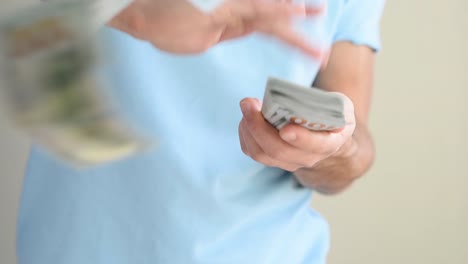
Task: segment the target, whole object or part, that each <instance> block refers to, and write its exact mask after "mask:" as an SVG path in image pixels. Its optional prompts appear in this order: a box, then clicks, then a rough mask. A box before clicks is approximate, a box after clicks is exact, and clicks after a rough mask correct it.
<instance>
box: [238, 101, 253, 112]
mask: <svg viewBox="0 0 468 264" xmlns="http://www.w3.org/2000/svg"><path fill="white" fill-rule="evenodd" d="M240 108H241V111H242V114H244V116H248V115H250V113H251V112H252V106H251V105H250V104H249V103H248V102H246V101H245V100H242V101H241V103H240Z"/></svg>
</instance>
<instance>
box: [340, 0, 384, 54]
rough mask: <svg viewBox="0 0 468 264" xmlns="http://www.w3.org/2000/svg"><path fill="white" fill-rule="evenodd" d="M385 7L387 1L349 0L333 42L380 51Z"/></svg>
mask: <svg viewBox="0 0 468 264" xmlns="http://www.w3.org/2000/svg"><path fill="white" fill-rule="evenodd" d="M384 5H385V0H347V1H346V3H345V5H344V9H343V12H342V14H341V17H340V18H339V20H338V26H337V30H336V33H335V35H334V36H333V42H337V41H350V42H352V43H354V44H356V45H366V46H369V47H370V48H372V49H373V50H374V51H378V50H380V49H381V41H380V19H381V16H382V12H383V8H384Z"/></svg>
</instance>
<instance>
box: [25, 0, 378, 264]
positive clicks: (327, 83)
mask: <svg viewBox="0 0 468 264" xmlns="http://www.w3.org/2000/svg"><path fill="white" fill-rule="evenodd" d="M228 1H229V0H228ZM383 2H384V1H383V0H336V1H328V5H327V9H326V12H324V13H323V14H321V15H319V16H317V17H314V18H308V19H303V20H300V21H293V22H291V25H293V28H294V30H296V31H297V32H300V34H301V36H304V38H305V39H300V38H297V36H293V37H292V38H290V37H289V36H291V34H293V33H292V31H289V30H287V29H285V28H284V27H283V25H282V24H281V23H286V24H288V23H289V19H286V18H289V16H286V18H285V19H278V20H277V22H278V23H279V24H277V25H275V27H278V28H277V29H275V30H278V31H275V32H276V33H278V32H279V36H282V35H281V34H282V33H283V32H287V33H286V36H287V37H286V42H288V43H289V44H292V46H295V47H298V48H299V49H291V48H290V46H286V45H284V44H283V43H279V42H276V41H273V40H272V39H271V38H267V37H265V36H264V35H259V34H256V33H254V34H250V35H248V36H245V37H243V38H239V39H236V40H231V41H228V42H222V43H219V42H220V41H222V40H224V39H233V38H237V37H240V36H244V35H246V34H248V33H251V30H250V29H249V28H247V29H248V30H244V29H246V28H245V25H247V24H245V23H243V22H242V23H241V21H244V20H242V19H241V20H238V19H234V20H229V23H226V24H224V25H225V27H221V30H218V31H216V32H217V34H218V35H217V36H218V37H217V38H216V37H215V38H214V40H213V39H210V38H205V37H202V38H199V40H207V39H209V41H207V42H203V41H202V42H196V41H193V42H190V43H197V44H196V45H195V46H191V45H188V44H190V43H189V42H184V41H183V38H178V36H180V34H181V32H186V33H187V34H188V33H190V32H192V30H195V29H192V28H191V27H189V26H190V25H191V24H190V25H187V24H184V25H182V24H181V27H178V26H176V25H173V27H171V30H167V28H168V27H169V26H164V23H163V22H161V24H158V23H157V21H158V18H161V19H162V20H160V21H166V20H164V19H168V18H174V16H172V15H174V14H179V15H181V14H182V13H177V12H175V13H168V12H169V11H167V10H166V11H165V12H162V13H160V17H159V16H156V15H153V16H151V19H148V20H146V19H141V18H135V17H133V15H132V12H134V11H135V10H139V11H141V10H149V7H148V6H145V5H143V6H138V5H137V4H135V5H130V6H129V7H128V8H127V9H126V10H124V11H123V12H122V13H121V14H120V15H119V16H117V17H116V18H115V19H114V20H113V21H112V22H111V23H110V25H112V26H115V27H117V28H119V29H121V30H124V31H127V32H129V33H131V34H132V35H134V36H135V37H138V38H140V39H143V40H148V41H149V42H151V43H152V44H153V45H154V46H156V48H154V46H153V45H151V44H149V43H148V41H143V40H137V39H135V38H133V37H130V36H129V35H127V34H125V33H122V32H120V31H117V30H114V29H104V30H103V31H102V32H101V33H100V34H101V35H102V37H103V41H104V42H105V44H106V45H108V46H109V49H110V50H111V52H112V54H114V55H115V59H114V60H113V61H114V63H113V65H110V66H109V69H108V72H109V74H110V75H111V76H112V79H113V81H114V85H113V87H114V94H115V97H116V99H117V100H118V102H119V103H120V105H121V106H122V107H123V108H124V109H126V112H127V114H128V116H129V117H131V119H132V120H134V122H135V123H136V124H137V125H138V126H139V127H141V128H142V129H143V130H144V131H145V132H146V133H147V134H149V135H152V136H153V137H154V138H156V139H157V140H158V145H157V147H156V148H154V149H150V150H148V151H147V152H144V153H141V154H138V155H135V156H132V157H129V158H127V159H125V160H121V161H118V162H113V163H111V164H105V165H102V166H98V167H94V168H90V169H86V170H75V169H73V168H71V167H69V166H67V165H66V164H63V163H62V162H60V161H58V160H57V159H55V158H54V157H53V156H51V155H49V154H48V153H47V152H46V151H44V150H42V149H40V148H39V147H37V146H34V147H33V149H32V152H31V156H30V160H29V164H28V168H27V173H26V176H25V179H24V187H23V195H22V200H21V208H20V213H19V222H18V240H17V243H18V258H19V263H27V264H30V263H33V264H36V263H37V264H45V263H47V264H58V263H60V264H62V263H67V264H69V263H70V264H74V263H77V264H78V263H79V264H83V263H99V264H101V263H112V264H120V263H122V264H124V263H125V264H127V263H132V264H133V263H176V264H177V263H182V264H187V263H197V264H198V263H203V264H205V263H216V264H217V263H308V264H322V263H325V261H326V255H327V251H328V243H329V233H328V226H327V224H326V222H325V220H324V219H323V218H322V217H321V216H320V215H319V214H318V213H316V212H315V211H314V210H313V209H311V208H310V199H311V195H312V190H314V191H317V192H320V193H324V194H335V193H338V192H341V191H343V190H344V189H345V188H346V187H348V186H349V185H350V184H351V183H352V182H353V181H354V180H356V179H357V178H358V177H360V176H362V175H363V174H364V173H365V171H366V170H367V169H368V168H369V167H370V164H371V162H372V160H373V157H374V148H373V144H372V139H371V135H370V133H369V131H368V115H369V107H370V101H371V93H372V80H373V68H374V57H375V51H376V50H378V49H379V48H380V43H379V20H380V16H381V11H382V8H383ZM135 3H139V1H137V2H135ZM306 3H308V4H314V2H313V1H306ZM315 4H317V3H315ZM319 4H320V3H319ZM322 4H323V3H322ZM172 11H174V10H172ZM126 12H129V13H126ZM150 13H151V12H150ZM150 13H148V14H150ZM151 14H156V13H151ZM197 16H198V15H197ZM137 17H138V16H137ZM143 17H146V18H148V16H143ZM175 17H177V16H175ZM128 18H131V19H128ZM185 18H187V19H188V20H187V21H192V22H193V25H196V28H203V27H204V26H206V24H204V23H200V24H197V23H198V22H197V21H198V20H197V19H198V18H194V17H190V16H189V17H185ZM191 19H193V20H191ZM210 21H211V20H210ZM265 21H266V20H265ZM275 21H276V20H275V19H273V20H269V23H273V22H275ZM255 25H256V26H257V28H255V29H254V30H256V31H261V32H264V33H271V32H272V31H271V27H270V26H268V27H262V26H259V25H260V24H255ZM265 25H266V24H265ZM158 26H161V28H160V30H161V31H159V30H157V29H158ZM186 27H187V28H186ZM208 28H211V27H208ZM163 29H166V30H167V31H164V30H163ZM178 29H183V30H182V31H180V32H177V30H178ZM153 30H154V31H153ZM173 30H174V31H175V32H176V34H172V33H173V32H174V31H173ZM230 30H232V31H230ZM158 31H159V32H158ZM202 32H204V33H206V31H202ZM210 32H211V31H210ZM158 33H160V34H161V35H159V36H163V35H165V34H167V36H168V37H167V38H163V37H160V38H159V37H158V36H157V35H158ZM276 33H275V34H273V35H278V34H276ZM200 34H201V33H200ZM210 34H211V33H210ZM210 34H208V35H210ZM202 35H203V34H202ZM199 36H201V35H199V34H194V35H193V38H195V39H197V38H198V37H199ZM210 36H211V35H210ZM222 36H224V37H222ZM283 36H284V35H283ZM280 39H283V40H285V38H283V37H280ZM288 39H293V40H294V41H292V42H291V41H287V40H288ZM296 40H299V42H298V41H296ZM298 43H302V44H298ZM308 43H325V44H326V43H330V44H331V52H330V56H329V59H328V63H327V66H326V67H322V66H321V64H322V59H323V53H321V52H320V50H319V49H316V48H311V46H310V45H309V44H308ZM215 44H216V45H215ZM208 47H211V48H210V49H208V50H206V48H208ZM204 50H206V51H204ZM166 51H170V52H177V53H184V52H188V53H194V52H195V53H198V52H201V51H204V52H201V53H198V54H192V55H184V56H181V55H175V54H173V53H167V52H166ZM305 54H307V55H305ZM268 76H275V77H279V78H283V79H286V80H289V81H292V82H295V83H299V84H303V85H310V84H311V83H313V84H314V86H317V87H320V88H322V89H325V90H328V91H335V92H340V93H342V94H343V96H345V98H346V102H347V111H346V113H347V121H348V122H347V123H348V124H347V126H346V127H345V128H344V129H343V130H341V131H335V132H332V133H330V132H311V131H309V130H306V129H304V128H302V127H299V126H296V125H288V126H286V127H284V128H282V129H281V130H280V131H277V130H275V129H274V128H273V127H272V126H270V125H269V124H268V123H266V121H265V120H264V119H263V118H262V115H261V113H260V107H261V105H260V102H259V100H258V99H255V98H261V97H262V95H263V91H264V85H265V81H266V79H267V77H268ZM239 102H240V107H241V111H239V110H238V108H237V107H238V105H239ZM297 181H299V182H300V184H301V185H302V186H303V187H306V188H303V187H298V184H297Z"/></svg>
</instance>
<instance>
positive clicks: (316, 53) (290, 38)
mask: <svg viewBox="0 0 468 264" xmlns="http://www.w3.org/2000/svg"><path fill="white" fill-rule="evenodd" d="M263 31H264V33H267V34H269V35H273V36H275V37H277V38H278V39H280V40H282V41H284V42H285V43H287V44H288V45H290V46H292V47H296V48H297V49H299V50H300V51H302V52H304V53H305V54H307V55H309V56H311V57H312V58H314V59H317V60H319V61H323V58H324V56H325V53H324V52H323V51H322V49H320V48H318V47H315V46H313V45H312V44H310V43H309V42H308V41H307V40H306V39H305V38H304V37H302V36H301V35H300V34H298V33H296V32H294V31H293V30H292V28H291V27H290V26H289V25H285V24H277V25H276V26H273V27H271V28H270V29H268V30H263Z"/></svg>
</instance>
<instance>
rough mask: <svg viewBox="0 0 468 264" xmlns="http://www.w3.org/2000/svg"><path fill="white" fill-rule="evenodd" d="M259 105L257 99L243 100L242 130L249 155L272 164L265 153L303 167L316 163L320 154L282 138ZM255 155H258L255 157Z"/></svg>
mask: <svg viewBox="0 0 468 264" xmlns="http://www.w3.org/2000/svg"><path fill="white" fill-rule="evenodd" d="M259 105H260V104H259V102H258V101H256V100H255V99H244V100H243V101H242V102H241V108H242V112H243V114H244V118H243V120H242V122H241V130H242V131H243V136H244V143H245V144H246V148H247V153H248V154H247V155H249V156H251V157H252V158H254V159H255V160H257V161H258V160H259V159H261V160H266V161H265V162H266V164H270V163H271V161H270V160H267V158H265V157H263V155H266V156H268V157H269V158H270V159H271V160H273V161H281V162H285V163H288V164H294V165H297V164H299V165H302V167H304V166H312V165H313V164H315V162H317V158H318V156H317V155H316V154H315V153H313V152H305V151H303V150H302V149H301V148H297V147H294V146H291V145H290V144H288V143H287V142H285V141H284V140H282V139H281V138H280V136H279V134H278V131H277V130H276V129H275V128H274V127H273V126H271V125H270V124H269V123H268V122H266V121H265V119H264V118H263V115H262V114H261V112H260V106H259ZM251 146H252V147H251ZM252 148H253V149H252ZM255 155H258V156H257V157H254V156H255Z"/></svg>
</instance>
